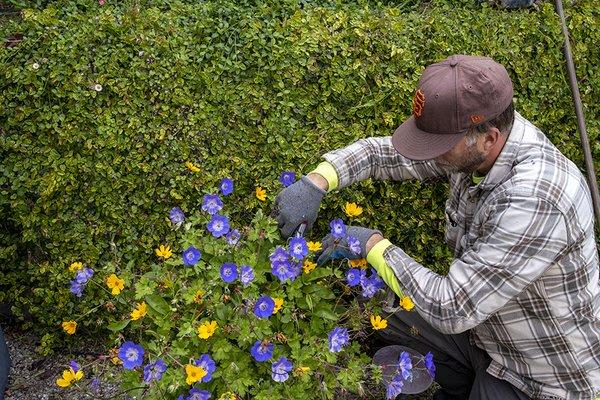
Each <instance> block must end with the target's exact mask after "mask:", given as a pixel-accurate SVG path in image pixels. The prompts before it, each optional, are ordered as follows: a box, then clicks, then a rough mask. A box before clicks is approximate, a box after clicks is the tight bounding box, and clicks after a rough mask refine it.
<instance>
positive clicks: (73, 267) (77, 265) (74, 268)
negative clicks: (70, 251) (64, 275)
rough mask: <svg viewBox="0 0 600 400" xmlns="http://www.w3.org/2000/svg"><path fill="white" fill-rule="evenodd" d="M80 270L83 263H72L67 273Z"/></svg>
mask: <svg viewBox="0 0 600 400" xmlns="http://www.w3.org/2000/svg"><path fill="white" fill-rule="evenodd" d="M82 268H83V263H80V262H74V263H72V264H71V265H69V271H71V272H75V271H79V270H80V269H82Z"/></svg>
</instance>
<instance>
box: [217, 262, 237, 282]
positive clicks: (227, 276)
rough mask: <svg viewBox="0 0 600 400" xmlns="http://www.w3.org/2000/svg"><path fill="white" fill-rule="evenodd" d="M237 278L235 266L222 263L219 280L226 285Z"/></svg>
mask: <svg viewBox="0 0 600 400" xmlns="http://www.w3.org/2000/svg"><path fill="white" fill-rule="evenodd" d="M237 277H238V272H237V265H235V264H234V263H229V262H226V263H223V265H221V279H223V280H224V281H225V282H227V283H231V282H233V281H235V280H236V279H237Z"/></svg>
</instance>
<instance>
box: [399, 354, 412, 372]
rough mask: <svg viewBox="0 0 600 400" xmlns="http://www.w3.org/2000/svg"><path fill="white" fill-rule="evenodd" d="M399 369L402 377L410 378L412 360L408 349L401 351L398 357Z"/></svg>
mask: <svg viewBox="0 0 600 400" xmlns="http://www.w3.org/2000/svg"><path fill="white" fill-rule="evenodd" d="M398 369H399V370H400V374H401V375H402V379H408V378H409V377H410V370H411V369H412V362H411V361H410V354H408V353H407V352H406V351H403V352H402V353H400V358H399V359H398Z"/></svg>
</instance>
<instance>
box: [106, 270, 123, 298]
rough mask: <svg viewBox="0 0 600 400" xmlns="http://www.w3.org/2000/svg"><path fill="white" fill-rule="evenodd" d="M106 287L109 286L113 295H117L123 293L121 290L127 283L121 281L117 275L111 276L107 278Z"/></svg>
mask: <svg viewBox="0 0 600 400" xmlns="http://www.w3.org/2000/svg"><path fill="white" fill-rule="evenodd" d="M106 286H108V288H109V289H112V294H114V295H117V294H119V293H121V290H123V288H124V287H125V281H124V280H123V279H119V277H118V276H117V275H115V274H111V275H110V276H109V277H108V278H106Z"/></svg>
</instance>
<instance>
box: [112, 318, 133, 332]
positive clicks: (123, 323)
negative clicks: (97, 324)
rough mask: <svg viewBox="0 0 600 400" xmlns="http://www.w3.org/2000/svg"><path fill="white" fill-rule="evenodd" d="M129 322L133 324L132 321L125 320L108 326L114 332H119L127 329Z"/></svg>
mask: <svg viewBox="0 0 600 400" xmlns="http://www.w3.org/2000/svg"><path fill="white" fill-rule="evenodd" d="M129 322H131V320H130V319H124V320H122V321H117V322H113V323H112V324H110V325H108V327H107V328H108V329H110V330H111V331H113V332H119V331H122V330H123V329H125V327H126V326H127V325H129Z"/></svg>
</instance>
